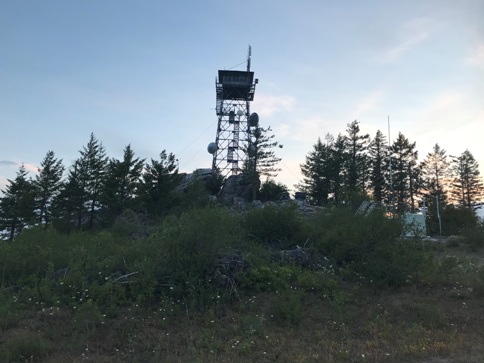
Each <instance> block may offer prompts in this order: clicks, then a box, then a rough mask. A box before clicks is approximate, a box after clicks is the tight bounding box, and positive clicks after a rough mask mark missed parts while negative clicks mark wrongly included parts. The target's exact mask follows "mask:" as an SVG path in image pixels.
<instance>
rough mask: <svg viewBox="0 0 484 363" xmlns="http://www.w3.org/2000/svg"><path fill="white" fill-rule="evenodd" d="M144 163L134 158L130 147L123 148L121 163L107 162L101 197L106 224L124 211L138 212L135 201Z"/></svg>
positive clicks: (112, 160)
mask: <svg viewBox="0 0 484 363" xmlns="http://www.w3.org/2000/svg"><path fill="white" fill-rule="evenodd" d="M144 163H145V160H144V159H139V158H135V155H134V152H133V150H132V149H131V145H128V146H126V147H125V149H124V155H123V160H122V161H120V160H116V159H111V160H110V161H109V163H108V166H107V171H106V175H105V180H104V185H103V193H102V196H101V204H102V206H103V214H104V216H105V218H106V219H107V221H106V222H108V223H111V222H112V221H113V220H114V218H115V217H116V216H117V215H119V214H121V213H122V212H123V210H125V209H132V210H139V207H138V206H137V205H136V201H137V200H138V199H139V198H137V197H138V195H139V193H140V186H141V175H142V172H143V166H144Z"/></svg>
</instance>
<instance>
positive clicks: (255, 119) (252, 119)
mask: <svg viewBox="0 0 484 363" xmlns="http://www.w3.org/2000/svg"><path fill="white" fill-rule="evenodd" d="M258 124H259V115H258V114H257V113H256V112H253V113H251V114H250V116H249V126H250V127H256V126H257V125H258Z"/></svg>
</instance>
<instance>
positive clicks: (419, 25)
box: [380, 17, 435, 63]
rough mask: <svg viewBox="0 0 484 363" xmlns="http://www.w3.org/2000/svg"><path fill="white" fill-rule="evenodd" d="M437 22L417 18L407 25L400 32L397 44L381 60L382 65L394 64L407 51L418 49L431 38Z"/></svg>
mask: <svg viewBox="0 0 484 363" xmlns="http://www.w3.org/2000/svg"><path fill="white" fill-rule="evenodd" d="M434 24H435V21H434V20H433V19H431V18H427V17H425V18H416V19H413V20H410V21H408V22H407V23H405V24H404V25H403V26H402V28H401V29H400V30H399V31H398V34H397V40H396V42H395V43H396V44H395V45H394V46H392V47H391V48H390V49H388V50H387V51H386V52H384V54H383V55H382V57H381V58H380V62H381V63H389V62H393V61H395V60H397V59H399V58H401V57H402V56H403V54H405V53H406V52H407V51H409V50H410V49H412V48H414V47H416V46H417V45H418V44H420V43H422V42H424V41H425V40H427V39H428V38H429V37H430V34H431V29H432V27H433V26H434Z"/></svg>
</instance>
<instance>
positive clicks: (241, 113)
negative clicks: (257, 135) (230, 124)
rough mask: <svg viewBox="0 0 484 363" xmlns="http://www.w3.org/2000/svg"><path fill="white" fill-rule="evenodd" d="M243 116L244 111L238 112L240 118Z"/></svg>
mask: <svg viewBox="0 0 484 363" xmlns="http://www.w3.org/2000/svg"><path fill="white" fill-rule="evenodd" d="M243 114H244V111H242V110H240V109H239V110H237V116H239V117H240V116H242V115H243Z"/></svg>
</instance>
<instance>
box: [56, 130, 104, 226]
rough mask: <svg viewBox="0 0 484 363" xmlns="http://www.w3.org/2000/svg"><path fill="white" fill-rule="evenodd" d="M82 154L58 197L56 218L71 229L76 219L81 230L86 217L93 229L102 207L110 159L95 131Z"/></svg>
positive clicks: (88, 224)
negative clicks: (102, 195) (105, 178)
mask: <svg viewBox="0 0 484 363" xmlns="http://www.w3.org/2000/svg"><path fill="white" fill-rule="evenodd" d="M79 153H80V157H79V158H78V159H76V160H75V161H74V163H73V165H72V166H71V168H70V170H69V173H68V176H67V180H66V182H65V183H63V185H62V188H61V192H60V193H59V196H58V198H56V200H55V209H56V210H55V217H56V219H58V222H59V223H60V224H61V225H62V226H63V227H62V228H65V229H67V230H68V231H69V230H70V228H71V227H70V223H71V222H74V221H75V225H76V228H77V229H81V227H82V226H83V224H84V222H85V219H86V218H87V228H88V229H92V228H93V226H94V219H95V216H96V214H97V213H98V211H99V209H100V208H101V203H100V198H101V194H102V191H103V185H104V177H105V173H106V165H107V161H108V159H107V157H106V151H105V149H104V147H103V146H102V144H101V143H100V142H99V141H98V140H97V139H96V137H95V136H94V134H93V133H91V135H90V138H89V141H88V143H87V145H86V146H84V147H83V149H82V150H81V151H79Z"/></svg>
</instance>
